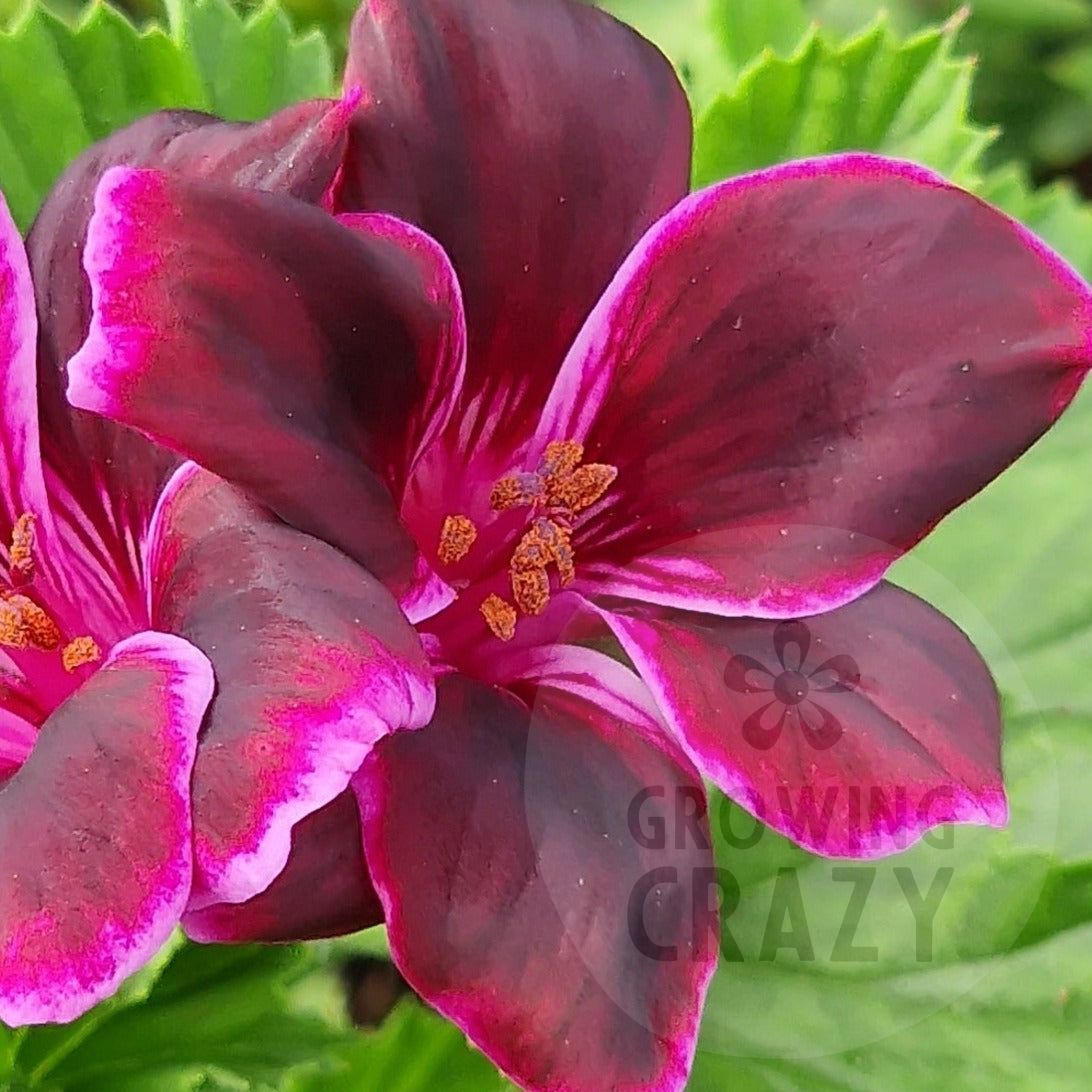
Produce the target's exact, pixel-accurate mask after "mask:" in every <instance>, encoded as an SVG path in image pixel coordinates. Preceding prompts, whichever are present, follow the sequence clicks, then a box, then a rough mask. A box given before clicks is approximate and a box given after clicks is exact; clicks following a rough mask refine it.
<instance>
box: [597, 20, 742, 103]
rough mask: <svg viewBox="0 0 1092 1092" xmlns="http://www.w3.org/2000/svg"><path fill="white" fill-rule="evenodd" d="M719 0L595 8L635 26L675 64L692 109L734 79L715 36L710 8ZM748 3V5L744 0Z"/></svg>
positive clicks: (730, 63) (726, 52)
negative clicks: (604, 10)
mask: <svg viewBox="0 0 1092 1092" xmlns="http://www.w3.org/2000/svg"><path fill="white" fill-rule="evenodd" d="M719 2H721V0H671V3H664V2H663V0H598V3H599V6H600V7H601V8H604V9H606V10H607V11H609V12H610V13H611V14H612V15H615V16H616V17H617V18H619V19H621V20H622V21H623V22H626V23H629V24H630V26H633V27H636V29H637V30H638V31H640V32H641V34H643V35H644V36H645V37H646V38H648V39H649V41H651V42H654V43H655V44H656V45H657V46H659V47H660V49H661V50H663V52H664V53H665V54H666V55H667V57H668V58H669V59H670V60H671V61H672V63H673V64H674V65H675V68H676V70H677V71H678V73H679V78H680V79H681V80H682V83H683V86H684V87H685V88H686V91H687V94H688V95H689V97H690V102H691V104H692V105H693V106H694V108H695V109H700V108H701V107H703V106H704V105H705V104H706V103H707V102H708V101H709V100H710V99H711V98H713V97H714V96H715V95H716V94H718V93H719V92H720V91H721V89H722V88H724V87H725V86H726V85H728V84H729V83H730V82H731V81H732V80H733V79H734V77H735V75H736V72H737V70H738V66H737V65H736V64H735V62H734V61H733V59H732V54H731V52H730V51H729V50H727V49H725V48H724V45H723V42H722V39H721V37H720V36H719V35H718V34H717V33H715V23H714V17H715V14H716V13H715V10H714V5H715V4H717V3H719ZM744 2H746V0H744Z"/></svg>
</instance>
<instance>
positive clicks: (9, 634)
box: [0, 595, 61, 652]
mask: <svg viewBox="0 0 1092 1092" xmlns="http://www.w3.org/2000/svg"><path fill="white" fill-rule="evenodd" d="M60 643H61V631H60V630H59V629H58V628H57V623H56V622H54V621H53V619H52V618H50V617H49V615H48V614H46V612H45V611H44V610H42V608H41V607H40V606H38V604H37V603H35V602H34V600H33V599H28V598H27V597H26V596H25V595H9V596H7V597H6V598H5V599H4V600H3V604H2V609H0V644H3V645H6V646H7V647H8V648H16V649H22V648H27V647H30V648H37V649H40V650H41V651H42V652H52V651H53V650H54V649H55V648H58V647H59V646H60Z"/></svg>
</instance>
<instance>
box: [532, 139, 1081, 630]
mask: <svg viewBox="0 0 1092 1092" xmlns="http://www.w3.org/2000/svg"><path fill="white" fill-rule="evenodd" d="M1090 329H1092V295H1090V293H1089V289H1088V288H1087V287H1086V286H1085V285H1084V284H1083V282H1081V280H1080V279H1079V278H1078V277H1077V276H1076V274H1074V273H1073V272H1072V271H1070V270H1069V269H1068V268H1067V267H1066V266H1065V265H1064V264H1063V263H1062V261H1061V259H1059V258H1058V257H1057V256H1056V255H1054V254H1052V253H1050V252H1049V251H1048V250H1047V248H1046V247H1045V246H1044V245H1043V244H1042V243H1041V242H1039V241H1038V240H1036V239H1034V238H1033V237H1032V236H1031V235H1030V234H1029V233H1028V232H1027V231H1026V230H1025V229H1024V228H1022V227H1020V226H1019V225H1018V224H1016V223H1014V222H1013V221H1011V220H1009V219H1008V218H1007V217H1005V216H1003V215H1002V214H1001V213H999V212H997V211H996V210H995V209H992V208H990V207H989V206H987V205H985V204H983V203H982V202H981V201H979V200H978V199H977V198H975V197H972V196H971V195H969V194H967V193H964V192H963V191H961V190H958V189H956V188H954V187H952V186H950V185H948V184H947V183H945V182H943V181H942V180H941V179H940V178H938V177H937V176H935V175H932V174H930V173H928V172H927V171H924V170H922V169H920V168H917V167H912V166H910V165H908V164H904V163H899V162H894V161H891V160H885V159H881V158H877V157H874V156H864V155H849V156H840V157H835V158H829V159H820V160H809V161H803V162H800V163H794V164H789V165H786V166H782V167H776V168H773V169H771V170H767V171H762V172H759V173H757V174H753V175H748V176H745V177H743V178H738V179H733V180H731V181H729V182H725V183H723V184H722V185H718V186H715V187H713V188H711V189H709V190H706V191H704V192H703V193H699V194H695V195H694V196H693V197H691V198H688V199H687V200H686V201H684V202H682V203H681V204H680V205H679V206H678V207H677V208H676V209H675V210H673V211H672V212H671V213H670V214H669V215H668V216H666V217H665V218H664V219H663V220H661V221H660V223H659V224H657V225H656V226H655V227H654V228H653V229H652V230H651V231H650V232H649V233H648V235H647V236H646V237H645V238H644V240H642V242H641V243H640V244H639V245H638V247H637V248H636V249H635V250H634V252H633V254H632V255H631V256H630V257H629V258H628V259H627V261H626V263H625V265H624V266H623V268H622V269H621V271H620V272H619V274H618V277H617V278H616V280H615V281H614V283H613V285H612V286H611V288H610V289H609V290H608V291H607V293H606V295H605V296H604V297H603V300H602V301H601V302H600V304H599V305H598V307H597V309H596V311H595V313H594V314H593V315H592V317H591V318H590V320H589V322H588V324H587V326H586V327H585V328H584V331H583V333H582V334H581V335H580V337H579V339H578V340H577V343H576V345H575V346H574V348H573V350H572V353H571V355H570V356H569V358H568V360H567V362H566V364H565V367H564V369H563V371H562V374H561V376H560V378H559V380H558V385H557V387H556V388H555V390H554V392H553V395H552V396H551V401H550V403H549V405H548V408H547V411H546V413H545V416H544V419H543V423H542V425H541V431H540V435H539V443H540V444H544V443H545V442H546V441H547V440H550V439H557V438H575V439H583V440H585V442H586V444H587V447H588V454H587V457H588V458H589V459H594V460H595V461H597V462H604V463H609V464H611V465H614V466H616V467H617V468H618V478H617V482H616V483H615V485H614V486H613V487H612V490H611V493H610V494H609V495H608V498H607V501H608V502H609V508H608V509H606V510H605V511H604V513H603V518H602V519H601V520H599V521H598V525H597V526H591V527H589V528H588V530H587V532H586V533H584V537H585V538H586V539H587V542H586V543H584V544H583V545H581V546H580V547H579V548H578V551H577V552H578V556H580V557H581V559H582V562H583V575H584V577H585V585H584V587H585V590H593V591H595V592H598V594H616V595H624V596H626V597H629V598H634V599H641V600H645V601H651V602H657V603H662V604H665V605H669V606H677V607H683V608H685V609H692V610H703V611H709V612H712V613H718V614H729V615H730V614H746V615H757V616H779V617H780V616H789V617H791V616H794V615H799V614H806V613H812V612H815V611H820V610H824V609H827V608H829V607H832V606H837V605H839V604H841V603H843V602H846V601H848V600H850V599H852V598H853V597H854V596H856V595H858V594H860V593H861V592H862V591H864V590H866V589H867V588H868V587H870V586H871V585H872V584H874V583H875V582H876V581H877V580H878V579H879V578H880V576H881V575H882V574H883V572H884V570H885V569H886V567H887V566H888V565H889V564H890V563H891V561H892V560H893V559H894V558H896V557H897V556H898V555H899V554H901V553H902V552H903V551H905V550H906V549H908V548H909V547H910V546H912V545H913V544H914V543H916V542H917V541H918V540H919V539H920V538H921V537H922V536H923V535H925V534H926V533H927V532H928V531H929V530H930V529H931V528H932V527H933V525H934V524H935V523H936V522H937V520H939V519H940V518H941V517H942V516H944V515H945V514H946V513H947V512H949V511H951V509H952V508H954V507H955V506H956V505H958V504H960V503H962V502H963V501H964V500H966V499H967V498H968V497H970V496H971V495H973V494H974V493H975V492H977V491H978V490H979V489H981V488H982V487H983V486H984V485H985V484H986V483H987V482H989V481H990V480H991V479H992V478H993V477H994V476H996V475H997V474H998V473H1000V471H1002V470H1003V469H1004V468H1005V467H1006V466H1008V464H1009V463H1011V462H1012V460H1013V459H1015V458H1016V457H1017V456H1018V455H1019V454H1020V453H1021V452H1022V451H1024V450H1025V448H1027V447H1028V446H1029V445H1030V444H1032V443H1033V442H1034V441H1035V440H1036V439H1037V438H1038V437H1039V436H1040V435H1042V433H1043V432H1044V431H1045V430H1046V429H1047V428H1048V427H1049V426H1050V424H1051V423H1052V422H1053V421H1054V419H1055V418H1056V417H1057V416H1058V414H1059V413H1060V412H1061V411H1062V409H1063V408H1064V407H1065V406H1066V404H1067V403H1068V402H1069V401H1070V399H1071V398H1072V397H1073V395H1074V394H1075V392H1076V390H1077V388H1078V386H1079V384H1080V382H1081V380H1082V379H1083V377H1084V375H1085V374H1086V372H1087V370H1088V367H1089V365H1090V363H1092V346H1090V340H1089V330H1090ZM534 454H536V453H535V452H532V453H531V455H532V456H533V455H534ZM593 585H594V586H593Z"/></svg>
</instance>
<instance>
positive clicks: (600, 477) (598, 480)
mask: <svg viewBox="0 0 1092 1092" xmlns="http://www.w3.org/2000/svg"><path fill="white" fill-rule="evenodd" d="M617 477H618V468H617V467H614V466H608V465H607V464H606V463H588V464H587V465H586V466H578V467H577V468H576V469H575V470H573V471H571V472H570V473H568V474H551V475H550V477H549V478H547V479H546V489H547V494H548V500H547V503H549V504H551V505H556V506H557V507H558V508H564V509H566V510H568V511H569V512H571V513H573V514H575V513H577V512H582V511H583V510H584V509H585V508H590V507H591V506H592V505H593V504H595V502H596V501H597V500H599V498H600V497H602V496H603V494H604V493H605V492H606V491H607V490H608V489H609V488H610V487H611V485H612V484H613V482H614V479H615V478H617Z"/></svg>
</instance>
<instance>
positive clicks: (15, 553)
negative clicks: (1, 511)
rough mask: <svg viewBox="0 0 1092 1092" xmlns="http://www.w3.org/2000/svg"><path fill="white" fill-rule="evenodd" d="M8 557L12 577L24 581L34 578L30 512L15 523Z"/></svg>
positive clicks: (32, 525)
mask: <svg viewBox="0 0 1092 1092" xmlns="http://www.w3.org/2000/svg"><path fill="white" fill-rule="evenodd" d="M8 556H9V558H10V567H11V573H12V576H13V577H19V578H21V579H22V580H24V581H29V580H32V579H33V578H34V516H33V515H32V514H31V513H30V512H24V513H23V514H22V515H21V516H20V517H19V518H18V519H17V520H16V521H15V526H14V527H12V529H11V550H10V551H9V554H8Z"/></svg>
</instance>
